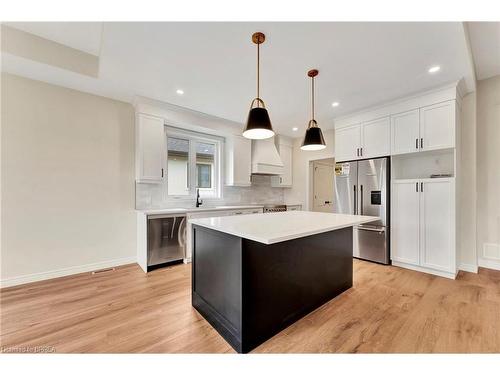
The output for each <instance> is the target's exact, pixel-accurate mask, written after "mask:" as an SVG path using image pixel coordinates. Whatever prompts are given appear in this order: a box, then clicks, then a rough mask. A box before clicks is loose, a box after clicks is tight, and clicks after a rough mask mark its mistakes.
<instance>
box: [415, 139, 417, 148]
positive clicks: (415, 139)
mask: <svg viewBox="0 0 500 375" xmlns="http://www.w3.org/2000/svg"><path fill="white" fill-rule="evenodd" d="M415 148H416V149H417V150H418V138H415Z"/></svg>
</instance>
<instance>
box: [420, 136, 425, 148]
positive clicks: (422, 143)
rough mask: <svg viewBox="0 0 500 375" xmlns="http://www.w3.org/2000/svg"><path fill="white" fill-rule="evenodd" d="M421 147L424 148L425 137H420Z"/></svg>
mask: <svg viewBox="0 0 500 375" xmlns="http://www.w3.org/2000/svg"><path fill="white" fill-rule="evenodd" d="M420 148H424V139H423V138H420Z"/></svg>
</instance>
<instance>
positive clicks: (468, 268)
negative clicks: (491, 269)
mask: <svg viewBox="0 0 500 375" xmlns="http://www.w3.org/2000/svg"><path fill="white" fill-rule="evenodd" d="M458 269H459V270H461V271H465V272H472V273H477V264H467V263H461V264H460V265H459V266H458Z"/></svg>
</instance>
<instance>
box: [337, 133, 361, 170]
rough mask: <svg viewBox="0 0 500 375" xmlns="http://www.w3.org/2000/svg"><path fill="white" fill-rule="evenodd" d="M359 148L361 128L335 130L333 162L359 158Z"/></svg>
mask: <svg viewBox="0 0 500 375" xmlns="http://www.w3.org/2000/svg"><path fill="white" fill-rule="evenodd" d="M360 148H361V126H360V125H359V124H358V125H352V126H348V127H345V128H339V129H335V160H336V161H337V162H339V161H346V160H355V159H358V158H359V150H360Z"/></svg>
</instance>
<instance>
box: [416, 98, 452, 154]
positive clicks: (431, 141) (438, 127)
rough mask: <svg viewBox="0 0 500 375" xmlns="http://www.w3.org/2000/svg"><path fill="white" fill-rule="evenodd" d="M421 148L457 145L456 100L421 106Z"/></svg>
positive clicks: (431, 148)
mask: <svg viewBox="0 0 500 375" xmlns="http://www.w3.org/2000/svg"><path fill="white" fill-rule="evenodd" d="M420 138H421V141H422V144H421V145H420V149H421V150H439V149H443V148H451V147H455V101H454V100H451V101H448V102H444V103H440V104H434V105H430V106H428V107H423V108H420Z"/></svg>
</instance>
